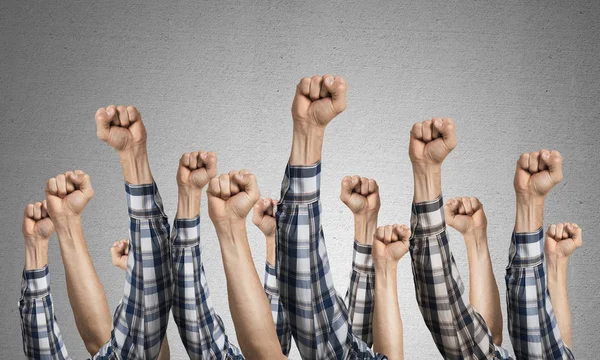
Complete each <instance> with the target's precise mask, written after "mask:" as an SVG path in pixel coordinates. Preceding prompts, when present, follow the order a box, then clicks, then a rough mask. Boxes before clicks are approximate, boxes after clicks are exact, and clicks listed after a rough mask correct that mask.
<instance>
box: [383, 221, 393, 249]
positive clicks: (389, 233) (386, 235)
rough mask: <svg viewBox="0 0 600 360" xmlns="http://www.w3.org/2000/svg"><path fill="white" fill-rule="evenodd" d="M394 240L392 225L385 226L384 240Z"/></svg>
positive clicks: (386, 241)
mask: <svg viewBox="0 0 600 360" xmlns="http://www.w3.org/2000/svg"><path fill="white" fill-rule="evenodd" d="M391 241H392V226H391V225H386V226H385V228H384V236H383V242H385V243H386V244H387V243H390V242H391Z"/></svg>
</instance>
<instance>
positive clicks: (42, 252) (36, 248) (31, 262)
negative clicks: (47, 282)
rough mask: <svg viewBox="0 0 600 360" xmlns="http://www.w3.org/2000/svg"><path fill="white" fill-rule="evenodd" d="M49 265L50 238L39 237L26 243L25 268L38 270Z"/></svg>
mask: <svg viewBox="0 0 600 360" xmlns="http://www.w3.org/2000/svg"><path fill="white" fill-rule="evenodd" d="M46 265H48V239H43V240H42V239H38V240H37V241H36V242H35V244H29V245H27V244H26V245H25V270H37V269H41V268H43V267H44V266H46Z"/></svg>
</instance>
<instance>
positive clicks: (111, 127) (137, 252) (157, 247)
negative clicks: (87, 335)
mask: <svg viewBox="0 0 600 360" xmlns="http://www.w3.org/2000/svg"><path fill="white" fill-rule="evenodd" d="M96 133H97V135H98V137H99V138H100V139H101V140H103V141H105V142H107V143H108V144H109V145H111V146H112V147H113V148H114V149H115V150H116V151H117V154H118V155H119V159H120V161H121V167H122V168H123V177H124V179H125V191H126V195H127V203H128V207H129V238H130V244H129V257H128V262H127V273H126V276H125V286H124V290H123V298H122V300H121V303H120V304H119V306H118V307H117V309H116V310H115V313H114V319H113V331H112V335H111V339H110V341H109V342H108V343H107V344H105V345H104V346H103V347H102V348H101V349H100V351H99V352H98V354H97V356H96V357H98V358H100V357H109V356H114V355H113V354H116V356H118V357H120V358H123V359H128V358H145V359H156V358H157V357H158V354H159V352H160V347H161V344H162V341H163V338H164V336H165V333H166V330H167V324H168V320H169V312H170V310H171V301H172V299H171V296H172V282H171V261H170V258H169V254H170V246H169V229H170V227H169V221H168V218H167V216H166V215H165V212H164V209H163V205H162V199H161V197H160V195H159V193H158V187H157V186H156V184H155V183H154V180H153V177H152V173H151V172H150V165H149V163H148V156H147V151H146V129H145V127H144V124H143V123H142V118H141V115H140V113H139V112H138V110H137V109H136V108H135V107H133V106H128V107H125V106H119V107H115V106H112V105H111V106H109V107H107V108H100V109H98V111H97V112H96Z"/></svg>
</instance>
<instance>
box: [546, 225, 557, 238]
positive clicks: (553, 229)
mask: <svg viewBox="0 0 600 360" xmlns="http://www.w3.org/2000/svg"><path fill="white" fill-rule="evenodd" d="M547 233H548V236H550V237H551V238H553V239H556V225H554V224H552V225H550V226H549V227H548V231H547Z"/></svg>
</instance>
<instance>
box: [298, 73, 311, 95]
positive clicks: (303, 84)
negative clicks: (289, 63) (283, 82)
mask: <svg viewBox="0 0 600 360" xmlns="http://www.w3.org/2000/svg"><path fill="white" fill-rule="evenodd" d="M296 93H298V94H301V95H303V96H306V97H308V96H309V94H310V78H308V77H304V78H302V79H300V82H299V83H298V85H297V86H296Z"/></svg>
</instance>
